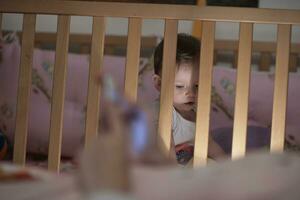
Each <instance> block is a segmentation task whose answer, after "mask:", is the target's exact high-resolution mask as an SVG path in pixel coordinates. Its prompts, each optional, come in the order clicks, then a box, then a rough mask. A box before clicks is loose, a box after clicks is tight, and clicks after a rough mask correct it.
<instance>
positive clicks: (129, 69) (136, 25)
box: [124, 18, 142, 102]
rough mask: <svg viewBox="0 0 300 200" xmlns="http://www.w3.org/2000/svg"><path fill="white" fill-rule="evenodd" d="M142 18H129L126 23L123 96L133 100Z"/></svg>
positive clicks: (135, 97)
mask: <svg viewBox="0 0 300 200" xmlns="http://www.w3.org/2000/svg"><path fill="white" fill-rule="evenodd" d="M141 30H142V19H140V18H130V19H129V25H128V41H127V57H126V71H125V89H124V92H125V96H126V97H127V98H128V99H129V100H131V101H133V102H135V101H136V99H137V88H138V73H139V61H140V48H141Z"/></svg>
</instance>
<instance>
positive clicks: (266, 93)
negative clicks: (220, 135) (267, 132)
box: [213, 67, 300, 145]
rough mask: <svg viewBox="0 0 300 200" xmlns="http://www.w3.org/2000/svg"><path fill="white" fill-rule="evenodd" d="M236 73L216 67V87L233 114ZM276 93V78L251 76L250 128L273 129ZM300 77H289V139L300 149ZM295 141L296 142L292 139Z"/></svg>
mask: <svg viewBox="0 0 300 200" xmlns="http://www.w3.org/2000/svg"><path fill="white" fill-rule="evenodd" d="M235 77H236V70H234V69H228V68H222V67H216V68H215V71H214V81H213V84H214V86H215V88H216V90H217V92H218V94H220V96H222V99H223V102H224V104H225V105H226V107H227V108H228V109H229V112H230V113H233V110H234V95H235ZM273 91H274V74H272V73H269V72H257V71H253V72H252V73H251V83H250V96H249V114H248V119H249V124H252V125H260V126H264V127H271V122H272V107H273ZM299 91H300V74H299V73H290V74H289V87H288V105H287V120H286V139H287V140H288V141H289V142H291V144H296V145H300V123H299V122H298V120H299V119H300V104H299V103H298V99H300V93H299ZM291 136H293V137H294V140H292V139H291Z"/></svg>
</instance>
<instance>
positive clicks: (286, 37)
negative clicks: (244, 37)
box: [271, 24, 291, 152]
mask: <svg viewBox="0 0 300 200" xmlns="http://www.w3.org/2000/svg"><path fill="white" fill-rule="evenodd" d="M290 42H291V25H288V24H280V25H278V32H277V49H276V69H275V85H274V87H275V88H274V101H273V113H272V133H271V152H282V151H283V148H284V136H285V120H286V107H287V105H286V104H287V95H288V71H289V55H290V45H291V44H290Z"/></svg>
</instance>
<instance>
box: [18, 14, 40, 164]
mask: <svg viewBox="0 0 300 200" xmlns="http://www.w3.org/2000/svg"><path fill="white" fill-rule="evenodd" d="M35 23H36V15H35V14H26V15H24V22H23V35H24V37H23V39H22V47H21V59H20V71H19V83H18V101H17V111H16V130H15V141H14V153H13V160H14V162H15V163H17V164H20V165H24V164H25V159H26V156H25V155H26V144H27V130H28V113H29V98H30V91H31V70H32V68H31V67H32V54H33V47H34V42H33V41H34V31H35Z"/></svg>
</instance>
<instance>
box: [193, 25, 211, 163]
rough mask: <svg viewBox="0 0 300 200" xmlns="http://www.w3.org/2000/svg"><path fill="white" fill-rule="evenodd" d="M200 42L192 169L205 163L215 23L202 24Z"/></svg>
mask: <svg viewBox="0 0 300 200" xmlns="http://www.w3.org/2000/svg"><path fill="white" fill-rule="evenodd" d="M201 41H202V43H201V55H200V70H199V87H198V105H197V117H196V136H195V149H194V163H193V165H194V167H196V166H200V165H205V164H206V162H207V153H208V138H209V118H210V116H209V115H210V104H211V84H212V70H213V55H214V41H215V22H211V21H204V22H203V31H202V39H201Z"/></svg>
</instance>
